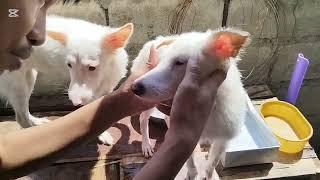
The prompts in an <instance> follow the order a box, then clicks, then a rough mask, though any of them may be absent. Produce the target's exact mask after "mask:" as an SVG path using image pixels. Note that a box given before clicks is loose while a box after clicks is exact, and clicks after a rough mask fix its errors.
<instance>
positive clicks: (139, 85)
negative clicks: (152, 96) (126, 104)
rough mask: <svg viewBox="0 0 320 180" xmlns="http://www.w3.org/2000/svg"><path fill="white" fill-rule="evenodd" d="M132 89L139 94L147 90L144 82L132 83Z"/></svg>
mask: <svg viewBox="0 0 320 180" xmlns="http://www.w3.org/2000/svg"><path fill="white" fill-rule="evenodd" d="M131 89H132V91H133V92H134V93H135V94H136V95H138V96H140V95H142V94H144V93H145V91H146V88H145V87H144V86H143V84H142V83H134V84H132V86H131Z"/></svg>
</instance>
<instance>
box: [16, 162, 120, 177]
mask: <svg viewBox="0 0 320 180" xmlns="http://www.w3.org/2000/svg"><path fill="white" fill-rule="evenodd" d="M30 179H32V180H45V179H48V180H50V179H58V180H69V179H77V180H82V179H83V180H87V179H92V180H116V179H120V162H108V161H106V160H100V161H90V162H76V163H64V164H59V165H53V166H49V167H47V168H45V169H41V170H38V171H36V172H34V173H32V174H30V175H28V176H24V177H21V178H18V180H30Z"/></svg>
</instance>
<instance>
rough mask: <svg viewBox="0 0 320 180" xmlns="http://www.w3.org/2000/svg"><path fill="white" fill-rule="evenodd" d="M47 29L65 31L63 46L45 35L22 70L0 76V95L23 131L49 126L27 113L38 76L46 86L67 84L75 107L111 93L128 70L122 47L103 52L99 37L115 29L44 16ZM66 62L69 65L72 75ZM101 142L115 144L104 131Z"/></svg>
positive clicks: (43, 119)
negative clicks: (38, 75)
mask: <svg viewBox="0 0 320 180" xmlns="http://www.w3.org/2000/svg"><path fill="white" fill-rule="evenodd" d="M47 30H49V31H56V32H62V33H64V34H65V35H66V36H67V44H66V46H64V45H62V44H61V43H60V42H58V41H56V40H53V39H51V38H50V37H47V40H46V42H45V44H44V45H42V46H40V47H34V52H33V53H32V55H31V57H30V58H29V59H28V60H26V61H25V62H24V63H23V66H22V67H21V69H19V70H17V71H13V72H5V73H3V74H2V75H1V76H0V95H2V96H4V97H6V98H7V99H8V101H9V102H10V104H11V105H12V106H13V108H14V110H15V113H16V120H17V122H18V123H19V124H20V125H21V126H22V127H24V128H27V127H30V126H35V125H39V124H42V123H45V122H48V120H47V119H46V118H36V117H34V116H32V115H31V114H30V112H29V98H30V95H31V93H32V91H33V88H34V84H35V81H36V78H37V74H39V73H42V74H43V77H44V78H45V79H46V81H47V82H48V84H59V85H60V86H61V85H62V86H67V84H68V83H69V82H70V80H71V82H70V85H69V90H68V94H69V98H70V99H71V101H72V102H73V104H75V105H84V104H87V103H89V102H91V101H93V100H95V99H97V98H98V97H101V96H102V95H105V94H108V93H110V92H112V90H113V89H114V88H115V87H116V85H117V84H118V83H119V81H120V80H121V79H122V78H123V77H125V74H126V72H127V70H126V66H127V63H128V55H127V52H126V51H125V50H124V47H123V48H119V49H117V50H116V51H114V52H112V53H111V52H110V53H108V52H107V51H103V52H102V50H101V41H102V39H103V38H104V37H106V36H107V35H108V34H110V33H112V32H114V31H116V30H118V28H110V27H105V26H100V25H96V24H93V23H90V22H86V21H83V20H78V19H72V18H63V17H58V16H48V18H47ZM72 58H73V59H72ZM71 61H72V62H71ZM67 63H71V64H72V68H71V69H70V68H69V69H70V72H68V68H67V65H66V64H67ZM89 65H91V66H95V67H96V70H94V71H89V70H88V66H89ZM68 74H70V76H69V75H68ZM70 77H71V78H70ZM53 87H54V86H53ZM53 91H54V88H53ZM99 139H100V140H101V141H102V142H103V143H106V144H112V143H113V142H112V141H113V139H112V137H111V136H110V135H109V134H107V133H106V132H105V133H103V134H102V135H101V136H100V137H99Z"/></svg>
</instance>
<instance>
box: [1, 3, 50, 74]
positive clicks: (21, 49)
mask: <svg viewBox="0 0 320 180" xmlns="http://www.w3.org/2000/svg"><path fill="white" fill-rule="evenodd" d="M55 1H56V0H1V1H0V27H1V28H0V42H1V43H0V74H1V72H2V71H3V70H15V69H18V68H19V67H20V66H21V60H24V59H27V58H28V57H29V56H30V53H31V47H32V46H39V45H41V44H42V43H43V42H44V41H45V37H46V33H45V24H46V11H47V9H48V7H49V6H51V5H52V4H53V3H54V2H55Z"/></svg>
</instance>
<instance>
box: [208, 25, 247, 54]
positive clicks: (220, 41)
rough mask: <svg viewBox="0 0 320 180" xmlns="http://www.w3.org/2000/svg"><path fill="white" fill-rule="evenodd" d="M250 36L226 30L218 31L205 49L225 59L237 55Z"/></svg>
mask: <svg viewBox="0 0 320 180" xmlns="http://www.w3.org/2000/svg"><path fill="white" fill-rule="evenodd" d="M248 36H249V35H248ZM248 36H244V35H241V34H238V33H234V32H226V31H225V32H220V33H217V34H216V35H214V37H213V39H212V40H211V41H210V42H209V44H208V46H207V48H206V49H205V51H206V53H208V54H209V55H212V56H215V57H217V58H218V59H221V60H225V59H227V58H229V57H236V56H237V55H238V53H239V50H240V49H241V48H242V47H243V45H244V44H245V42H246V40H247V38H248Z"/></svg>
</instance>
